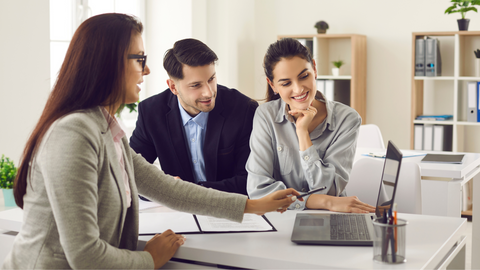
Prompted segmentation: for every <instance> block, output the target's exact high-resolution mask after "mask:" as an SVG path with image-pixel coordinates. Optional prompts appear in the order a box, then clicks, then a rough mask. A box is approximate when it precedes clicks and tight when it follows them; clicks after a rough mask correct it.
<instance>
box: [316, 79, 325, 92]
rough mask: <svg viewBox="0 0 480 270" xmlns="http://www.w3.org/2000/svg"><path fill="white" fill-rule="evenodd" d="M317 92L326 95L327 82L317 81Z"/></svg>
mask: <svg viewBox="0 0 480 270" xmlns="http://www.w3.org/2000/svg"><path fill="white" fill-rule="evenodd" d="M317 90H318V91H320V92H322V94H323V95H325V80H317Z"/></svg>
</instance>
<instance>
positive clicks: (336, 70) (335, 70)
mask: <svg viewBox="0 0 480 270" xmlns="http://www.w3.org/2000/svg"><path fill="white" fill-rule="evenodd" d="M332 75H333V76H339V75H340V69H339V68H332Z"/></svg>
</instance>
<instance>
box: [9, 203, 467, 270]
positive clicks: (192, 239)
mask: <svg viewBox="0 0 480 270" xmlns="http://www.w3.org/2000/svg"><path fill="white" fill-rule="evenodd" d="M1 210H3V209H0V211H1ZM16 212H17V213H14V214H12V215H9V216H5V215H2V212H0V230H2V229H7V230H9V231H18V230H20V227H21V224H22V222H21V219H19V216H21V215H18V213H21V210H20V209H17V210H16ZM309 212H322V211H309ZM297 213H299V212H298V211H287V212H286V213H283V214H279V213H268V214H267V217H268V219H269V220H270V222H271V223H272V224H273V225H274V226H275V228H276V229H277V232H258V233H229V234H189V235H187V241H186V242H185V244H184V245H183V246H182V247H181V248H180V249H179V250H178V251H177V253H176V254H175V255H174V258H176V259H181V260H188V261H195V262H198V263H199V264H200V265H198V264H190V265H189V264H185V263H175V262H171V263H169V264H168V265H167V266H169V267H172V268H175V267H181V268H189V267H188V266H190V268H197V269H198V268H208V265H209V264H210V265H225V266H233V267H242V268H253V269H262V268H263V269H265V268H268V269H319V268H329V269H331V268H350V269H352V268H355V269H358V268H363V269H425V268H440V269H445V268H446V267H447V265H450V266H451V267H453V268H462V267H463V268H464V267H465V234H466V220H465V219H462V218H452V217H440V216H426V215H413V214H399V218H403V219H406V220H408V222H409V224H408V225H407V240H406V243H407V250H406V257H407V262H406V263H404V264H398V265H387V264H381V263H376V262H374V261H373V260H372V256H373V248H372V247H335V246H305V245H297V244H294V243H292V242H291V241H290V237H291V234H292V229H293V223H294V219H295V215H296V214H297ZM13 237H14V236H10V238H12V239H13ZM150 238H151V236H140V237H139V240H140V241H139V246H138V249H139V250H143V247H144V245H145V243H146V241H148V240H149V239H150ZM1 245H3V243H2V244H1ZM5 255H6V254H5ZM205 265H207V266H205Z"/></svg>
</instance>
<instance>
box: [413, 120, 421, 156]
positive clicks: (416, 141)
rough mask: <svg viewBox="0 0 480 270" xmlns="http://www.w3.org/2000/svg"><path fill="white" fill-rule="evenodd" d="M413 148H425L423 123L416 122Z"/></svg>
mask: <svg viewBox="0 0 480 270" xmlns="http://www.w3.org/2000/svg"><path fill="white" fill-rule="evenodd" d="M413 139H414V141H413V149H414V150H423V125H421V124H416V125H415V127H414V137H413Z"/></svg>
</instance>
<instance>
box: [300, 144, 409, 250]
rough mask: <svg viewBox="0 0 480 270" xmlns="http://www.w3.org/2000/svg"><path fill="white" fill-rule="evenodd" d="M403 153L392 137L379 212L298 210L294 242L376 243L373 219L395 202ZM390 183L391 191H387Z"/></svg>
mask: <svg viewBox="0 0 480 270" xmlns="http://www.w3.org/2000/svg"><path fill="white" fill-rule="evenodd" d="M402 157H403V155H402V152H400V150H399V149H398V148H397V147H396V146H395V145H394V144H393V143H392V142H391V141H389V142H388V147H387V153H386V156H385V162H384V165H383V172H382V178H381V179H380V188H379V190H378V196H377V205H376V209H375V214H347V213H311V214H308V213H298V214H297V217H296V219H295V224H294V227H293V232H292V242H295V243H297V244H316V245H339V246H372V245H373V240H372V239H373V234H374V231H373V224H372V220H373V219H375V218H380V217H382V216H383V214H384V211H388V209H390V207H392V205H393V201H394V199H395V192H396V189H397V181H398V175H399V174H400V165H401V164H402ZM387 187H388V188H389V189H390V192H387V189H388V188H387ZM365 188H368V187H365ZM392 188H393V191H392V190H391V189H392ZM388 193H390V194H388Z"/></svg>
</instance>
